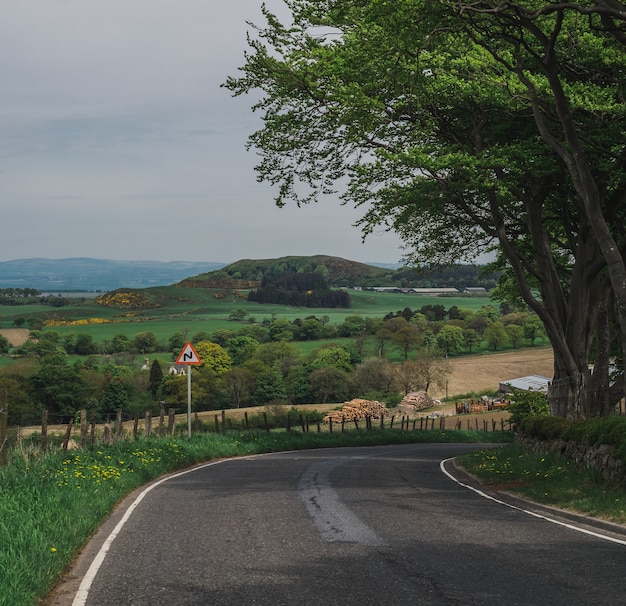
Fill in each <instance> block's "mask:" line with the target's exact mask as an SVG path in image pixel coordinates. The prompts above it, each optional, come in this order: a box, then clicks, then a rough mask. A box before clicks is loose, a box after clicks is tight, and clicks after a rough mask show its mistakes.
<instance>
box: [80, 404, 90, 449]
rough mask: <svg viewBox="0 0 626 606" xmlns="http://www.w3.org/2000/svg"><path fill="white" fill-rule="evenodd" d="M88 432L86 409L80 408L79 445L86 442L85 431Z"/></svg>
mask: <svg viewBox="0 0 626 606" xmlns="http://www.w3.org/2000/svg"><path fill="white" fill-rule="evenodd" d="M88 432H89V424H88V423H87V411H86V410H85V409H84V408H81V410H80V445H81V446H84V445H85V444H87V433H88Z"/></svg>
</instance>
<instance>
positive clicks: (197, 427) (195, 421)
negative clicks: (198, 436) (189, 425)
mask: <svg viewBox="0 0 626 606" xmlns="http://www.w3.org/2000/svg"><path fill="white" fill-rule="evenodd" d="M193 430H194V431H195V432H196V433H200V416H199V415H198V411H197V410H196V411H194V413H193Z"/></svg>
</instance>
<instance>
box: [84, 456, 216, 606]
mask: <svg viewBox="0 0 626 606" xmlns="http://www.w3.org/2000/svg"><path fill="white" fill-rule="evenodd" d="M225 460H228V459H222V460H219V461H212V462H211V463H206V464H204V465H198V466H196V467H192V468H191V469H187V470H185V471H181V472H179V473H175V474H173V475H169V476H166V477H164V478H161V479H160V480H159V481H157V482H155V483H154V484H151V485H150V486H148V487H147V488H145V489H144V490H142V491H141V493H140V494H139V495H138V496H137V498H136V499H135V500H134V501H133V502H132V503H131V505H130V506H129V508H128V509H127V510H126V512H125V513H124V515H123V516H122V519H121V520H120V521H119V522H118V523H117V525H116V526H115V528H114V529H113V530H112V531H111V534H110V535H109V536H108V537H107V538H106V540H105V541H104V543H103V544H102V547H100V551H98V553H97V555H96V557H95V558H94V560H93V562H92V563H91V566H89V569H88V570H87V573H86V574H85V576H84V577H83V580H82V581H81V583H80V586H79V587H78V591H77V592H76V595H75V596H74V601H73V602H72V606H84V605H85V603H86V602H87V597H88V596H89V590H90V589H91V585H92V583H93V581H94V579H95V578H96V574H98V570H99V569H100V566H102V563H103V562H104V558H105V557H106V555H107V553H108V551H109V549H110V547H111V544H112V543H113V541H114V540H115V538H116V537H117V535H118V534H120V532H121V530H122V528H123V527H124V524H126V522H127V521H128V518H130V516H131V514H132V513H133V511H135V509H136V508H137V506H138V505H139V503H141V501H143V499H144V497H145V496H146V495H147V494H148V493H149V492H150V491H151V490H153V489H154V488H156V487H157V486H160V485H161V484H163V483H164V482H167V481H168V480H172V479H174V478H178V477H180V476H184V475H186V474H188V473H191V472H194V471H198V469H203V468H204V467H210V466H211V465H217V464H218V463H223V462H224V461H225Z"/></svg>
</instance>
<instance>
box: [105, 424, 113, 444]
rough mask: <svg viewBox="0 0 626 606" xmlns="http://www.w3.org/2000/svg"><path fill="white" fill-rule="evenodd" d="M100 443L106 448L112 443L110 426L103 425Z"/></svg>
mask: <svg viewBox="0 0 626 606" xmlns="http://www.w3.org/2000/svg"><path fill="white" fill-rule="evenodd" d="M102 441H103V442H104V443H105V444H106V445H107V446H110V445H111V444H112V443H113V437H112V436H111V426H110V425H105V426H104V434H103V436H102Z"/></svg>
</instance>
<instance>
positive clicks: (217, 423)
mask: <svg viewBox="0 0 626 606" xmlns="http://www.w3.org/2000/svg"><path fill="white" fill-rule="evenodd" d="M219 432H220V420H219V418H218V416H217V415H215V433H219Z"/></svg>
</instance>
